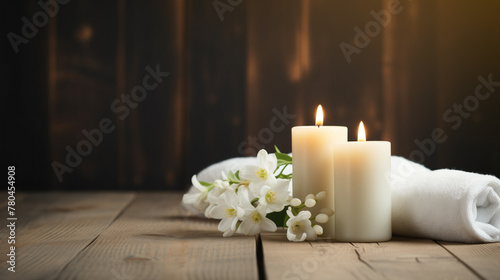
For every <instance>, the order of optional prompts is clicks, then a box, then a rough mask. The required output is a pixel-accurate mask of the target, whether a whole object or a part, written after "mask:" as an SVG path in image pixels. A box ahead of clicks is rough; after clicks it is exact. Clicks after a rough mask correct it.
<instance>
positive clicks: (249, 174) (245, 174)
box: [240, 165, 259, 181]
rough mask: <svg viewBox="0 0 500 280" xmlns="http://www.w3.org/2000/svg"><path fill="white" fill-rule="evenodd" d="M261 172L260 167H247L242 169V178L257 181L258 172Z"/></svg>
mask: <svg viewBox="0 0 500 280" xmlns="http://www.w3.org/2000/svg"><path fill="white" fill-rule="evenodd" d="M258 171H259V167H258V166H257V165H247V166H245V167H243V168H242V169H240V178H242V179H247V180H250V181H251V180H255V179H257V178H258V177H257V172H258Z"/></svg>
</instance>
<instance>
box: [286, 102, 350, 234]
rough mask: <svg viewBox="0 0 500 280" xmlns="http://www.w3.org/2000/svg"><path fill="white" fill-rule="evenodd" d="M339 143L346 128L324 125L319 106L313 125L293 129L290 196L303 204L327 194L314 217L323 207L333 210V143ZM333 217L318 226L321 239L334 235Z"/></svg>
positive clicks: (315, 210)
mask: <svg viewBox="0 0 500 280" xmlns="http://www.w3.org/2000/svg"><path fill="white" fill-rule="evenodd" d="M341 142H347V127H345V126H323V112H322V109H321V105H320V106H318V111H317V112H316V126H296V127H293V128H292V167H293V179H292V180H293V197H296V198H299V199H301V200H302V201H303V200H304V198H305V197H306V195H308V194H314V195H316V194H317V193H318V192H320V191H326V193H327V195H326V198H324V199H322V200H319V201H318V202H317V205H316V206H315V207H314V208H313V209H314V210H313V209H311V210H313V211H311V213H312V214H313V217H314V216H315V215H316V214H318V213H319V211H320V210H321V209H322V208H330V209H335V208H334V207H335V205H334V202H335V199H334V172H333V171H334V168H333V150H334V148H333V144H334V143H341ZM334 217H335V216H332V217H330V219H329V221H328V222H327V223H325V224H322V225H321V226H322V227H323V236H330V237H332V238H333V237H334V236H335V220H334Z"/></svg>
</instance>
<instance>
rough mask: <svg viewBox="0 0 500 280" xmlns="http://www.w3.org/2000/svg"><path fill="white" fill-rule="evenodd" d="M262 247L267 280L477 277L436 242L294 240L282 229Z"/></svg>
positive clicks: (269, 236)
mask: <svg viewBox="0 0 500 280" xmlns="http://www.w3.org/2000/svg"><path fill="white" fill-rule="evenodd" d="M262 245H263V254H264V269H265V273H266V276H267V278H268V279H323V278H324V279H326V278H329V279H333V278H335V279H430V278H432V279H438V278H439V279H477V277H476V276H475V275H474V274H473V273H472V272H471V271H470V270H469V269H468V268H467V267H466V266H464V265H463V264H462V263H461V262H459V261H458V260H457V259H456V258H455V257H454V256H453V255H451V254H450V253H448V252H447V251H446V250H444V249H443V248H442V247H441V246H439V245H438V244H436V243H435V242H434V241H432V240H425V239H412V238H404V237H394V238H393V239H392V240H391V241H390V242H384V243H342V242H331V241H328V240H318V241H316V242H303V243H291V242H289V241H287V240H286V233H285V232H282V233H272V234H263V235H262Z"/></svg>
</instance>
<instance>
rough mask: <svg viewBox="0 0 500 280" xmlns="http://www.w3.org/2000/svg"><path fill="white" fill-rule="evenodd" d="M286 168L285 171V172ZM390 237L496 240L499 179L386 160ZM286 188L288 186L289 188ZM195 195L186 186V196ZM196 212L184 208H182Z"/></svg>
mask: <svg viewBox="0 0 500 280" xmlns="http://www.w3.org/2000/svg"><path fill="white" fill-rule="evenodd" d="M249 164H256V159H255V158H254V157H246V158H232V159H228V160H225V161H222V162H219V163H216V164H212V165H211V166H209V167H207V168H205V169H203V170H202V171H201V172H200V173H199V174H198V175H197V177H198V179H199V180H200V181H206V182H213V181H214V180H216V179H220V178H221V172H224V173H225V174H227V173H228V171H233V172H235V171H236V170H239V169H241V168H242V167H243V166H245V165H249ZM291 171H292V169H291V167H290V166H288V167H287V171H286V172H285V173H289V172H291ZM391 185H392V186H391V187H392V230H393V233H394V234H398V235H405V236H414V237H423V238H431V239H438V240H445V241H459V242H468V243H475V242H500V180H499V179H498V178H496V177H494V176H489V175H481V174H476V173H469V172H463V171H458V170H449V169H442V170H435V171H431V170H429V169H427V168H425V167H424V166H422V165H420V164H417V163H414V162H411V161H409V160H406V159H404V158H402V157H397V156H392V157H391ZM291 188H292V185H291V184H290V190H291ZM193 191H195V189H194V187H191V188H190V190H189V192H193ZM183 206H184V207H185V208H186V209H188V210H190V211H191V212H193V213H197V214H200V213H199V212H198V211H196V209H194V208H193V207H190V206H189V205H183Z"/></svg>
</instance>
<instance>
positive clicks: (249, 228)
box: [237, 191, 277, 235]
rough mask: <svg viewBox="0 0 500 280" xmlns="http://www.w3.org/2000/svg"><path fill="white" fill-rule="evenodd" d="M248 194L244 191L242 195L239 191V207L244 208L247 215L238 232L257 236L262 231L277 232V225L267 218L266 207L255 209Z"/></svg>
mask: <svg viewBox="0 0 500 280" xmlns="http://www.w3.org/2000/svg"><path fill="white" fill-rule="evenodd" d="M248 193H249V192H245V191H243V192H242V193H241V194H240V192H239V191H238V195H239V200H240V204H239V206H240V207H242V208H243V210H244V212H245V213H244V216H243V218H242V222H241V225H240V226H239V228H238V231H237V232H238V233H243V234H246V235H255V234H257V233H259V232H261V231H271V232H274V231H276V229H277V227H276V224H274V222H273V221H271V220H270V219H268V218H267V217H266V207H264V206H261V205H259V206H257V208H255V207H254V206H253V205H252V204H251V203H250V200H249V198H248Z"/></svg>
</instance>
